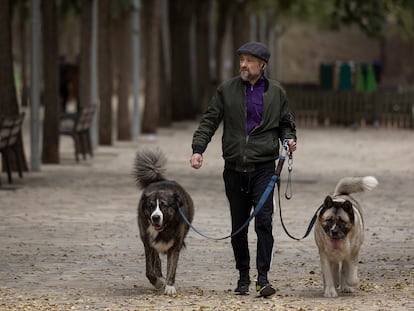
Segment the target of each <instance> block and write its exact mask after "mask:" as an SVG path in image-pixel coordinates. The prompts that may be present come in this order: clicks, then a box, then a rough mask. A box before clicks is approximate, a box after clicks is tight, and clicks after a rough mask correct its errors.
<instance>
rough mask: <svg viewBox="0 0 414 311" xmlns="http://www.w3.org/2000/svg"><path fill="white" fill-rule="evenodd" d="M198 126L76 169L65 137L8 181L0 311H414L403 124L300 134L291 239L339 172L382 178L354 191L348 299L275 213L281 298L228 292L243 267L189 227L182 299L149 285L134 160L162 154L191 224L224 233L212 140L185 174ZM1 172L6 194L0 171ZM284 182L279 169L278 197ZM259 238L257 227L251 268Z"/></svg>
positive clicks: (409, 151) (216, 143)
mask: <svg viewBox="0 0 414 311" xmlns="http://www.w3.org/2000/svg"><path fill="white" fill-rule="evenodd" d="M195 127H196V123H195V122H181V123H177V124H174V125H173V126H172V127H170V128H163V129H160V130H159V132H158V133H157V134H156V135H141V136H140V137H139V138H137V139H136V140H134V141H133V142H118V141H117V142H115V143H114V145H113V146H109V147H102V146H100V147H99V148H98V149H97V150H96V154H95V157H94V158H93V159H88V160H86V161H84V160H82V161H81V162H80V163H76V162H75V161H74V157H73V146H72V141H70V139H69V138H67V139H66V138H63V139H62V144H61V164H59V165H42V168H41V171H40V172H29V173H26V174H25V175H24V177H23V179H19V178H17V177H15V178H14V179H15V186H16V190H0V212H1V217H0V246H1V253H0V311H3V310H377V311H379V310H381V311H383V310H410V309H411V310H412V309H414V296H413V292H414V285H413V276H414V243H413V238H414V229H413V226H412V223H413V220H414V216H413V209H414V191H413V189H414V144H413V142H414V139H413V138H414V134H413V132H412V131H407V130H385V129H360V130H351V129H346V128H332V129H300V128H299V129H298V137H299V141H298V151H297V152H296V153H295V156H294V163H293V199H292V200H290V201H286V200H284V199H282V208H283V217H284V219H285V224H286V226H287V227H288V229H289V230H290V232H291V233H292V234H293V235H295V236H301V235H303V233H304V231H305V229H306V226H307V224H308V223H309V221H310V218H311V217H312V215H313V213H314V211H315V210H316V208H317V207H318V206H319V205H320V203H321V202H322V200H323V199H324V197H325V196H326V195H327V194H330V193H332V191H333V189H334V186H335V185H336V182H337V181H338V179H339V178H341V177H343V176H363V175H374V176H376V177H377V178H378V180H379V186H378V188H377V189H375V190H374V191H372V192H369V193H364V194H357V195H355V197H356V198H357V199H358V200H359V201H360V202H361V203H362V205H363V208H364V211H365V220H366V231H365V233H366V236H365V238H366V239H365V243H364V245H363V247H362V251H361V256H360V267H359V269H360V278H361V285H360V290H359V292H358V293H357V294H356V295H341V296H340V297H338V298H335V299H326V298H323V297H322V284H321V279H320V267H319V258H318V254H317V250H316V246H315V243H314V240H313V236H310V237H308V238H307V239H305V240H303V241H301V242H297V241H294V240H291V239H289V238H288V237H287V236H286V234H285V233H284V232H283V231H282V229H281V225H280V221H279V218H278V212H277V213H275V217H274V224H275V225H274V234H275V249H274V259H273V263H272V268H271V272H270V274H269V278H270V281H271V282H272V283H273V284H274V285H275V286H276V287H277V288H278V290H279V291H278V292H277V294H276V295H275V296H273V297H271V298H270V299H260V298H257V297H256V295H255V294H254V293H251V294H250V295H248V296H236V295H234V294H233V289H234V288H235V284H236V281H237V273H236V271H235V269H234V262H233V256H232V251H231V247H230V243H229V240H224V241H215V240H208V239H205V238H203V237H201V236H199V235H197V234H196V233H195V232H193V231H190V233H189V235H188V238H187V248H186V249H185V250H184V251H183V253H182V256H181V258H180V263H179V267H178V271H177V280H176V283H177V291H178V295H177V296H175V297H168V296H164V295H162V293H160V292H157V291H155V290H154V289H153V288H152V287H151V286H150V284H149V282H148V281H147V279H146V277H145V272H144V265H145V263H144V253H143V247H142V244H141V241H140V239H139V236H138V229H137V224H136V207H137V202H138V199H139V196H140V191H139V190H138V189H137V188H136V186H135V183H134V180H133V177H132V165H133V160H134V156H135V152H136V151H137V150H138V149H139V148H144V147H160V148H161V149H162V150H163V151H164V152H165V153H166V155H167V157H168V163H167V175H168V177H169V178H171V179H174V180H176V181H178V182H180V183H181V184H182V185H183V186H184V187H185V188H186V189H187V190H188V192H189V193H190V194H191V195H192V197H193V200H194V202H195V206H196V213H195V219H194V225H195V226H196V227H197V228H198V229H199V230H201V231H202V232H203V233H205V234H207V235H210V236H213V237H223V236H226V235H228V234H229V230H230V226H229V215H228V209H227V201H226V199H225V196H224V191H223V182H222V177H221V174H222V167H223V161H222V159H221V151H220V133H218V134H217V135H216V136H215V137H214V139H213V141H212V142H211V144H210V146H209V148H208V150H207V152H206V153H205V158H204V166H203V168H202V169H200V170H193V169H191V168H190V167H189V158H190V153H191V150H190V144H191V136H192V132H193V131H194V129H195ZM25 135H27V129H26V133H25ZM28 139H29V138H28V136H27V137H26V139H25V143H26V144H27V146H26V152H30V148H29V145H28V142H29V140H28ZM29 156H30V154H28V157H29ZM1 178H2V181H3V185H4V186H7V185H6V180H5V174H4V173H3V174H2V175H1ZM285 180H286V168H285V170H284V173H283V175H282V191H284V189H285V183H284V182H285ZM253 231H254V230H253V226H251V227H250V236H251V238H250V244H251V255H252V256H251V257H252V267H254V265H255V263H254V257H255V235H254V232H253ZM163 263H164V264H165V262H163ZM254 273H255V271H254V269H252V275H251V277H252V278H254V277H255V275H254Z"/></svg>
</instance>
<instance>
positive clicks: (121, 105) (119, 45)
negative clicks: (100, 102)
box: [113, 11, 132, 141]
mask: <svg viewBox="0 0 414 311" xmlns="http://www.w3.org/2000/svg"><path fill="white" fill-rule="evenodd" d="M130 15H131V14H130V12H129V11H123V12H122V13H121V15H120V16H119V17H118V19H117V20H116V21H114V27H113V39H114V54H115V55H114V56H115V57H114V71H115V77H116V80H117V88H116V91H117V97H118V110H117V138H118V140H127V141H128V140H131V139H132V132H131V120H130V113H129V105H128V104H129V95H130V83H131V66H132V62H131V56H132V55H131V49H132V47H131V31H130V29H131V16H130Z"/></svg>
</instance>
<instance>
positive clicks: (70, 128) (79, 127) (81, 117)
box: [59, 105, 96, 162]
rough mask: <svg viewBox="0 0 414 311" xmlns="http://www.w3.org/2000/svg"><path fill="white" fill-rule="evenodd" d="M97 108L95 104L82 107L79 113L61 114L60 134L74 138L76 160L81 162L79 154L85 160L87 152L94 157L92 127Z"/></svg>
mask: <svg viewBox="0 0 414 311" xmlns="http://www.w3.org/2000/svg"><path fill="white" fill-rule="evenodd" d="M95 110H96V109H95V106H94V105H89V106H84V107H81V108H80V111H79V112H77V113H63V114H62V115H61V116H60V124H59V134H60V135H66V136H70V137H72V138H73V142H74V146H75V159H76V162H79V154H82V156H83V159H84V160H86V155H87V154H89V155H90V156H91V157H93V150H92V144H91V138H90V128H91V125H92V120H93V115H94V113H95Z"/></svg>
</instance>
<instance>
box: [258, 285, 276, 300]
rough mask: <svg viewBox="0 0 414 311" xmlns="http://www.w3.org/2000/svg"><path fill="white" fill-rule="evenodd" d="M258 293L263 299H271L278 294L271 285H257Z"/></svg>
mask: <svg viewBox="0 0 414 311" xmlns="http://www.w3.org/2000/svg"><path fill="white" fill-rule="evenodd" d="M256 291H257V292H258V293H259V295H260V296H262V297H269V296H272V295H273V294H274V293H276V289H275V288H274V287H273V286H272V285H271V284H269V283H267V284H259V283H256Z"/></svg>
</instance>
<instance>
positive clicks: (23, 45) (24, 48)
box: [19, 3, 29, 107]
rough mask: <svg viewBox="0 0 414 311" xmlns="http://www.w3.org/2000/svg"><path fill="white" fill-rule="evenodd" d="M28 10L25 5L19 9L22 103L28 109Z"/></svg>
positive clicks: (22, 4) (21, 5)
mask: <svg viewBox="0 0 414 311" xmlns="http://www.w3.org/2000/svg"><path fill="white" fill-rule="evenodd" d="M26 15H27V8H26V5H25V4H24V3H20V9H19V37H20V38H19V39H20V48H21V51H20V57H21V62H22V70H21V75H22V76H21V82H22V89H21V95H20V102H21V105H22V107H27V102H28V100H27V99H28V96H29V90H28V87H27V57H26V56H27V44H26V22H27V17H26Z"/></svg>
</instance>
